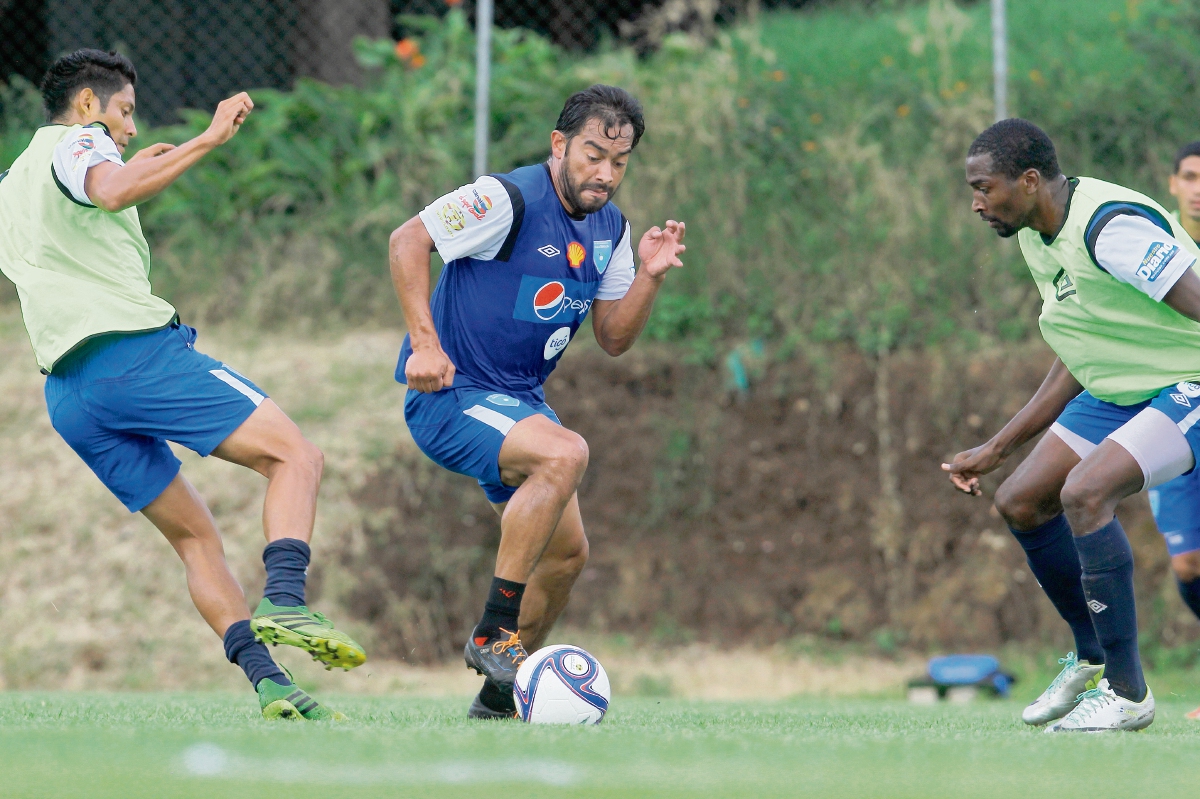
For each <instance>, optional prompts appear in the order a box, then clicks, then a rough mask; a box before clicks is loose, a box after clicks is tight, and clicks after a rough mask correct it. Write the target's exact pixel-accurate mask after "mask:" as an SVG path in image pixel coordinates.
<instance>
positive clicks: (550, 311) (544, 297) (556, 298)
mask: <svg viewBox="0 0 1200 799" xmlns="http://www.w3.org/2000/svg"><path fill="white" fill-rule="evenodd" d="M566 297H567V290H566V289H565V288H563V284H562V283H559V282H558V281H557V280H555V281H552V282H550V283H547V284H546V285H544V286H542V287H541V288H540V289H538V292H537V294H534V295H533V312H534V313H535V314H537V315H538V318H539V319H546V320H550V319H553V318H554V317H555V316H557V315H558V311H559V309H560V308H562V304H563V300H565V299H566Z"/></svg>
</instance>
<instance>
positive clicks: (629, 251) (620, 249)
mask: <svg viewBox="0 0 1200 799" xmlns="http://www.w3.org/2000/svg"><path fill="white" fill-rule="evenodd" d="M622 221H624V222H625V231H624V233H623V234H622V235H621V240H620V241H619V242H617V246H616V247H613V248H612V249H611V252H610V254H609V256H608V258H607V259H606V261H605V267H604V269H603V270H600V271H601V275H600V288H599V290H598V291H597V292H596V299H598V300H619V299H621V298H622V297H624V296H625V295H626V294H628V293H629V287H630V286H632V285H633V278H634V275H635V272H634V268H633V245H632V243H631V238H632V231H631V229H630V226H629V222H628V221H627V220H622ZM593 257H594V256H593ZM596 266H597V268H598V269H599V263H597V264H596Z"/></svg>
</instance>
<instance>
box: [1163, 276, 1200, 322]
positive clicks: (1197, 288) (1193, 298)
mask: <svg viewBox="0 0 1200 799" xmlns="http://www.w3.org/2000/svg"><path fill="white" fill-rule="evenodd" d="M1163 302H1164V303H1166V304H1167V305H1169V306H1170V307H1171V308H1173V309H1174V310H1176V311H1178V312H1179V313H1181V314H1183V315H1184V316H1186V317H1187V318H1188V319H1191V320H1192V321H1193V322H1200V275H1197V274H1196V267H1194V266H1193V267H1192V268H1191V269H1189V270H1187V271H1186V272H1184V273H1183V274H1182V275H1180V276H1179V280H1177V281H1175V285H1174V286H1172V287H1171V290H1170V291H1168V292H1167V296H1165V297H1163Z"/></svg>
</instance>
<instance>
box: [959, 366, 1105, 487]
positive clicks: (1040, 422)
mask: <svg viewBox="0 0 1200 799" xmlns="http://www.w3.org/2000/svg"><path fill="white" fill-rule="evenodd" d="M1081 391H1083V386H1082V385H1080V383H1079V381H1078V380H1076V379H1075V377H1074V375H1072V374H1071V373H1070V372H1069V371H1067V367H1066V366H1064V365H1063V362H1062V361H1061V360H1059V359H1058V358H1055V359H1054V365H1053V366H1051V367H1050V373H1049V374H1047V375H1046V379H1045V380H1043V381H1042V385H1041V386H1040V387H1039V388H1038V390H1037V393H1036V394H1034V395H1033V399H1031V400H1029V402H1027V403H1026V404H1025V407H1024V408H1022V409H1021V410H1020V411H1019V412H1018V413H1017V415H1016V416H1014V417H1013V418H1012V420H1011V421H1010V422H1009V423H1008V424H1006V425H1004V428H1003V429H1002V430H1001V431H1000V432H999V433H997V434H996V435H994V436H992V439H991V440H990V441H988V442H987V443H986V444H983V445H981V446H978V447H975V449H969V450H967V451H966V452H960V453H958V454H957V455H955V456H954V462H953V463H943V464H942V470H943V471H946V472H949V473H950V482H951V483H953V484H954V487H955V488H957V489H958V490H959V491H962V492H963V493H966V494H971V495H972V496H976V497H977V496H979V495H980V494H982V493H983V490H982V489H981V488H980V487H979V478H980V477H982V476H983V475H985V474H988V473H989V472H992V471H995V470H996V469H998V468H1000V465H1001V464H1003V463H1004V461H1005V460H1006V459H1007V458H1008V456H1009V455H1011V454H1013V452H1015V451H1016V450H1017V449H1018V448H1020V447H1021V445H1023V444H1024V443H1025V442H1027V441H1029V439H1031V438H1033V437H1034V436H1036V435H1037V434H1038V433H1040V432H1042V431H1043V430H1045V429H1046V428H1047V427H1049V426H1050V425H1051V424H1053V423H1054V420H1055V419H1057V418H1058V416H1059V414H1061V413H1062V412H1063V409H1064V408H1066V407H1067V403H1068V402H1070V401H1071V400H1073V399H1075V397H1077V396H1078V395H1079V392H1081Z"/></svg>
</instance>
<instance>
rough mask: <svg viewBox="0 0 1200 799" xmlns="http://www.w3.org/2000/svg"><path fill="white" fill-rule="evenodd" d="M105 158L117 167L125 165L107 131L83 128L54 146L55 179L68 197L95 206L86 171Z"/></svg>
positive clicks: (80, 203)
mask: <svg viewBox="0 0 1200 799" xmlns="http://www.w3.org/2000/svg"><path fill="white" fill-rule="evenodd" d="M105 161H111V162H112V163H114V164H117V165H118V166H124V165H125V161H124V159H123V158H122V157H121V151H120V150H118V149H117V145H116V142H114V141H113V140H112V139H111V138H110V137H109V136H108V134H107V133H105V132H104V130H102V129H100V128H80V129H79V130H77V131H75V132H74V133H73V134H71V135H69V136H67V137H66V138H64V139H63V140H62V141H60V142H59V143H58V145H57V146H55V148H54V156H53V161H52V169H53V173H54V180H55V182H56V183H57V184H58V187H59V188H60V189H61V190H62V191H63V193H64V194H65V195H67V198H68V199H70V200H72V201H74V202H76V203H78V204H79V205H86V206H89V207H92V206H94V205H95V203H93V202H92V201H91V199H90V198H89V197H88V196H87V190H86V189H85V183H86V181H87V171H88V170H89V169H91V168H92V167H94V166H95V165H96V164H101V163H104V162H105Z"/></svg>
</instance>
